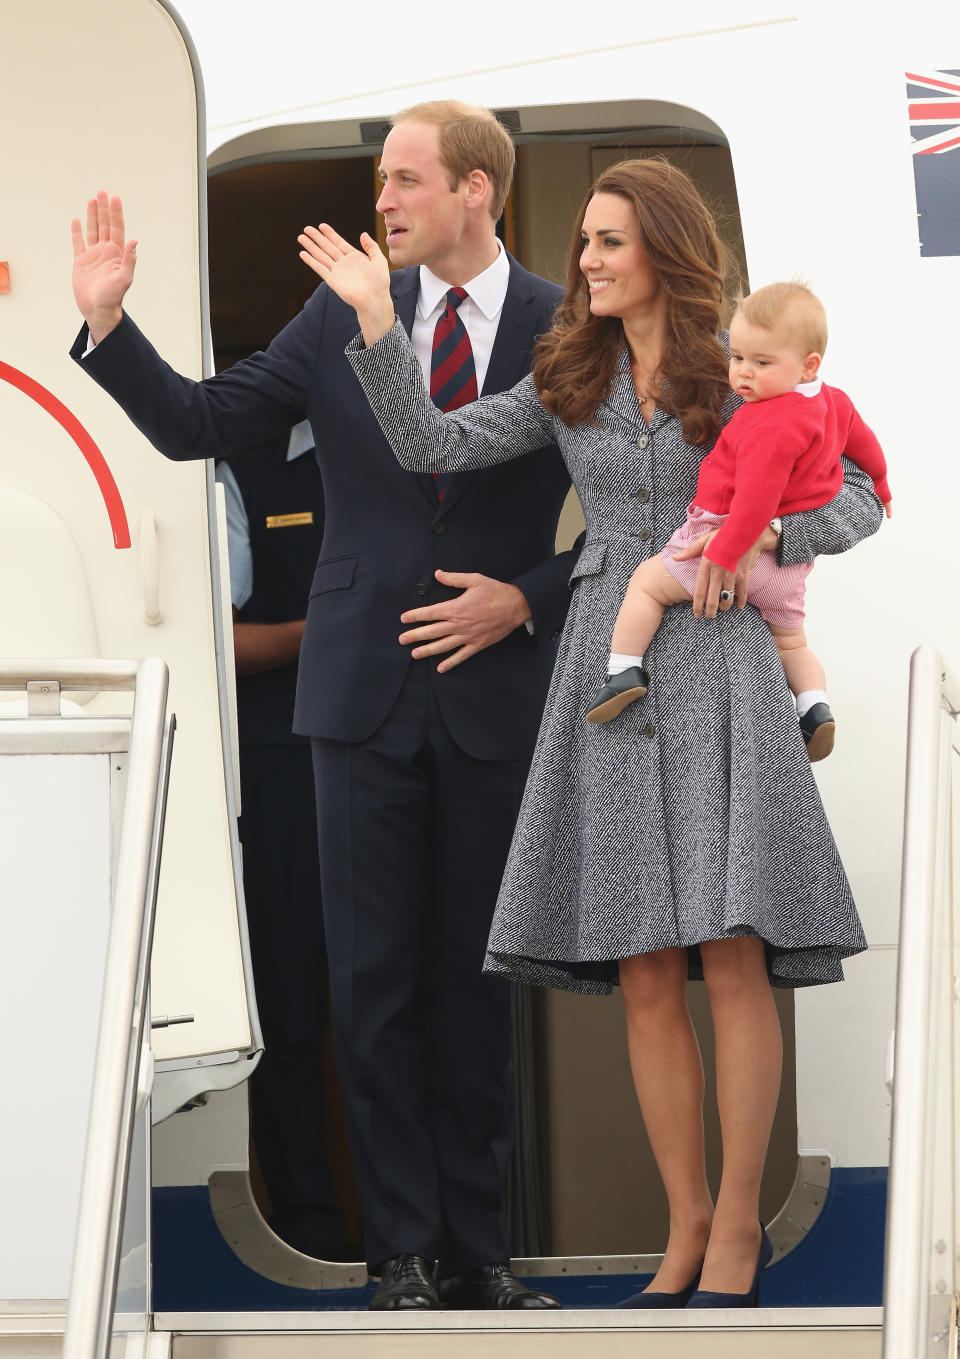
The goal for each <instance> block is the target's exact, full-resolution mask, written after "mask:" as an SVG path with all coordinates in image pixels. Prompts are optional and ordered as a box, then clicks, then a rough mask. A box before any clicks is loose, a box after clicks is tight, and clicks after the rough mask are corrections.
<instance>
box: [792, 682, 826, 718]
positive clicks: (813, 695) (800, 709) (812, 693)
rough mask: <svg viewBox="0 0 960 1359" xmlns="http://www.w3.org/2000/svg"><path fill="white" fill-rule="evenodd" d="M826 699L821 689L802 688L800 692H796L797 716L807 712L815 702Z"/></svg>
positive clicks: (823, 701) (824, 701)
mask: <svg viewBox="0 0 960 1359" xmlns="http://www.w3.org/2000/svg"><path fill="white" fill-rule="evenodd" d="M826 701H827V696H826V694H825V693H824V692H823V690H822V689H804V691H803V693H802V694H797V716H798V717H802V716H803V715H804V713H807V712H809V711H810V709H811V708H812V707H813V705H814V704H815V703H826Z"/></svg>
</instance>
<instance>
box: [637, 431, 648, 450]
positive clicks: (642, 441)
mask: <svg viewBox="0 0 960 1359" xmlns="http://www.w3.org/2000/svg"><path fill="white" fill-rule="evenodd" d="M649 442H650V435H649V434H641V435H640V438H639V439H638V440H637V447H638V448H646V446H647V444H648V443H649Z"/></svg>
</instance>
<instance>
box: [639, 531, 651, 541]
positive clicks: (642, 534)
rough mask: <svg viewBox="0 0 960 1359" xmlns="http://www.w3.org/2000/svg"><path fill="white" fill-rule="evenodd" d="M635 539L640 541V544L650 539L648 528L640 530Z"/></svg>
mask: <svg viewBox="0 0 960 1359" xmlns="http://www.w3.org/2000/svg"><path fill="white" fill-rule="evenodd" d="M637 537H638V538H639V539H640V541H641V543H645V542H646V541H647V539H648V538H649V537H650V530H649V529H648V528H642V529H641V530H640V532H639V533H638V534H637Z"/></svg>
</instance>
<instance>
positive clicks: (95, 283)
mask: <svg viewBox="0 0 960 1359" xmlns="http://www.w3.org/2000/svg"><path fill="white" fill-rule="evenodd" d="M70 235H71V237H72V238H73V295H74V297H75V298H76V302H77V306H78V307H79V308H80V311H81V312H82V313H83V318H84V320H85V321H86V323H87V325H88V326H89V328H90V335H91V337H92V339H93V342H94V344H99V342H100V341H101V340H102V339H103V337H104V336H105V335H108V334H109V333H110V331H111V330H113V328H114V326H117V325H119V324H120V319H121V317H122V316H123V308H122V303H123V299H124V296H125V294H126V291H127V289H128V288H129V287H130V284H131V283H132V282H133V271H134V269H135V267H136V263H137V243H136V241H128V240H126V239H125V238H124V226H123V203H122V202H121V200H120V199H119V198H110V196H109V195H108V194H106V193H105V192H104V191H103V190H102V189H101V191H100V192H99V193H98V194H97V196H96V198H91V199H90V200H89V201H88V203H87V237H86V240H84V237H83V229H82V227H81V225H80V218H79V217H74V219H73V221H72V222H71V223H70Z"/></svg>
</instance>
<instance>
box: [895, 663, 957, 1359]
mask: <svg viewBox="0 0 960 1359" xmlns="http://www.w3.org/2000/svg"><path fill="white" fill-rule="evenodd" d="M958 713H960V685H958V683H957V681H956V680H955V679H954V678H953V677H952V676H951V675H949V674H948V673H947V671H946V668H945V666H944V663H943V659H942V657H941V656H940V653H939V652H938V651H936V650H935V649H934V648H933V647H929V646H922V647H918V648H917V650H916V651H915V652H914V653H913V656H912V658H911V662H910V701H909V725H908V735H907V777H906V803H905V811H904V828H903V867H902V876H901V890H900V943H899V958H898V964H897V1011H896V1015H897V1017H896V1032H895V1040H894V1067H893V1071H894V1079H893V1110H892V1128H891V1150H890V1180H889V1188H888V1194H887V1227H886V1248H885V1261H884V1298H883V1359H920V1356H924V1355H927V1354H928V1353H930V1336H929V1332H930V1320H931V1317H930V1254H931V1248H932V1241H931V1221H932V1212H933V1182H932V1181H933V1149H934V1133H935V1107H934V1100H935V1095H936V1082H935V1080H934V1077H933V1073H932V1072H931V1069H930V1067H931V1052H932V1051H934V1050H935V1048H936V1036H937V1027H936V1026H937V1020H938V1015H937V1007H938V1004H939V1003H941V1002H942V998H941V997H940V996H938V995H937V994H936V988H935V986H934V978H935V975H936V974H935V962H936V960H937V959H936V944H937V940H938V938H939V937H940V930H939V929H938V925H939V923H940V911H941V909H942V907H943V897H944V895H945V894H944V893H942V892H941V891H940V883H941V879H942V873H943V868H944V860H945V857H946V856H945V839H946V834H945V826H944V811H945V807H946V805H948V802H949V797H947V798H945V797H944V794H945V793H947V794H948V795H949V786H950V785H949V777H950V770H949V760H950V742H949V741H947V740H945V732H944V720H945V717H946V719H947V720H950V719H955V718H956V717H957V715H958ZM949 975H950V976H951V979H952V968H951V969H950V970H949ZM951 984H952V982H951ZM951 1117H952V1113H951ZM944 1352H945V1351H944Z"/></svg>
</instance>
